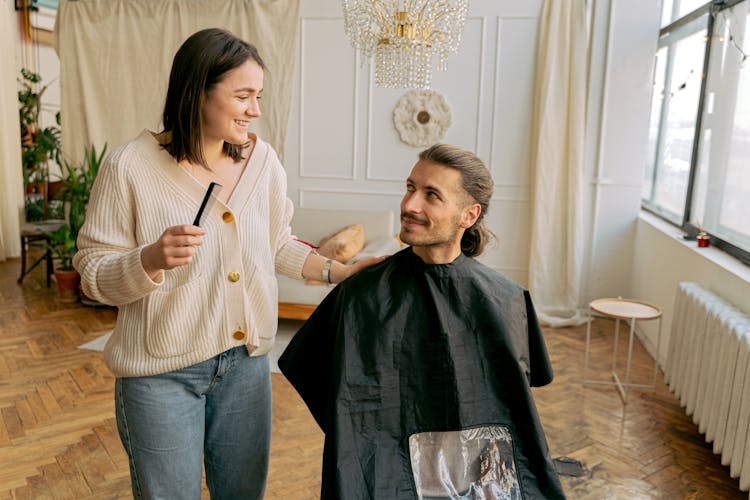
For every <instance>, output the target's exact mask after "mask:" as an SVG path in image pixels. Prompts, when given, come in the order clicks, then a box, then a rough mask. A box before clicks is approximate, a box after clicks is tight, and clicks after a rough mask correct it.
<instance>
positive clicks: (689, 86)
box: [652, 30, 706, 222]
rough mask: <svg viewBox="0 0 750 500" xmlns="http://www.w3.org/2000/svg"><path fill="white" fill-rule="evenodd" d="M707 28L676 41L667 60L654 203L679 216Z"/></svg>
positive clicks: (683, 203)
mask: <svg viewBox="0 0 750 500" xmlns="http://www.w3.org/2000/svg"><path fill="white" fill-rule="evenodd" d="M705 37H706V31H705V30H701V31H699V32H697V33H695V34H693V35H690V36H688V37H686V38H683V39H682V40H680V41H678V42H676V43H675V44H673V45H672V46H671V47H669V51H670V56H671V58H670V60H669V61H668V62H667V78H668V84H667V85H666V86H665V87H666V91H665V95H664V98H665V99H666V103H665V105H664V106H663V110H664V111H663V112H664V118H663V120H662V122H663V123H662V129H661V140H660V143H659V148H658V151H657V161H656V170H657V172H656V180H655V184H654V188H653V198H652V202H653V204H654V205H655V206H656V207H657V208H659V209H661V210H664V211H667V212H669V213H671V214H673V215H675V216H677V218H679V219H680V220H679V222H682V220H681V217H682V213H683V211H684V208H685V198H686V196H687V183H688V177H689V174H690V161H691V157H692V148H693V139H694V136H695V123H696V116H697V113H698V100H699V97H700V89H701V74H702V72H703V58H704V53H705V43H706V42H705Z"/></svg>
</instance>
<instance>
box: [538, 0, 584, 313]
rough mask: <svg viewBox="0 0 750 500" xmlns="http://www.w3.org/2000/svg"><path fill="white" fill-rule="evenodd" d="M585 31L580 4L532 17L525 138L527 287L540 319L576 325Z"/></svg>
mask: <svg viewBox="0 0 750 500" xmlns="http://www.w3.org/2000/svg"><path fill="white" fill-rule="evenodd" d="M586 61H587V32H586V6H585V0H545V2H544V4H543V6H542V12H541V16H540V18H539V36H538V40H537V57H536V76H535V84H534V111H533V113H534V126H533V135H532V168H533V179H534V181H533V184H532V186H533V218H532V231H531V256H530V260H529V288H530V290H531V293H532V296H533V298H534V304H535V307H536V308H537V311H538V313H539V319H540V320H541V321H542V322H543V323H545V324H547V325H551V326H567V325H576V324H581V323H583V322H584V321H585V319H586V318H585V315H584V312H583V309H582V308H581V307H580V301H581V282H582V275H583V260H584V252H585V241H584V238H585V231H584V227H583V217H584V214H583V195H584V192H583V187H584V182H583V178H584V172H583V166H584V137H585V117H586V81H587V62H586Z"/></svg>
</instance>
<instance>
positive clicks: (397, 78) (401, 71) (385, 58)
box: [342, 0, 469, 88]
mask: <svg viewBox="0 0 750 500" xmlns="http://www.w3.org/2000/svg"><path fill="white" fill-rule="evenodd" d="M342 9H343V12H344V29H345V31H346V35H347V37H348V38H349V41H350V42H351V44H352V46H353V47H354V48H355V49H357V50H359V51H360V52H361V55H362V59H361V62H362V64H363V65H364V64H365V62H366V61H367V60H369V59H370V58H371V57H372V56H373V55H374V56H375V85H377V86H379V87H390V88H428V87H429V86H430V78H431V72H432V56H433V55H437V60H438V64H437V66H438V69H439V70H441V71H445V69H446V66H447V59H448V55H449V54H453V53H455V52H457V51H458V46H459V44H460V42H461V33H462V32H463V28H464V25H465V24H466V16H467V14H468V10H469V5H468V0H342Z"/></svg>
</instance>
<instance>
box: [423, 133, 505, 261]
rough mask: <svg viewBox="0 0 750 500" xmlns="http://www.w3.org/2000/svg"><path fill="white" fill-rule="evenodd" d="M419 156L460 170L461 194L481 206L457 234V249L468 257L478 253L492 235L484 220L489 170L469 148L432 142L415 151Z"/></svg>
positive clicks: (491, 185)
mask: <svg viewBox="0 0 750 500" xmlns="http://www.w3.org/2000/svg"><path fill="white" fill-rule="evenodd" d="M419 159H420V160H423V161H429V162H432V163H438V164H440V165H444V166H446V167H450V168H455V169H456V170H458V171H459V172H460V173H461V187H462V188H463V190H464V191H465V194H466V195H468V196H469V197H470V198H471V200H472V201H471V203H478V204H479V206H480V207H481V211H480V213H479V217H478V218H477V220H476V222H475V223H474V225H473V226H471V227H469V228H467V229H466V231H464V234H463V236H462V237H461V251H462V252H463V253H465V254H466V255H468V256H469V257H476V256H478V255H480V254H481V253H482V251H484V247H485V245H486V244H487V243H488V242H489V241H490V240H492V239H493V238H494V237H495V235H494V234H492V231H490V230H489V229H487V226H486V224H485V221H484V216H485V215H486V214H487V211H488V210H489V208H490V199H491V198H492V190H493V188H494V182H493V181H492V176H491V175H490V171H489V170H488V169H487V167H486V166H485V164H484V162H483V161H482V160H480V159H479V157H478V156H477V155H475V154H474V153H472V152H471V151H467V150H465V149H461V148H457V147H455V146H450V145H448V144H435V145H434V146H431V147H429V148H427V149H425V150H424V151H422V152H421V153H419Z"/></svg>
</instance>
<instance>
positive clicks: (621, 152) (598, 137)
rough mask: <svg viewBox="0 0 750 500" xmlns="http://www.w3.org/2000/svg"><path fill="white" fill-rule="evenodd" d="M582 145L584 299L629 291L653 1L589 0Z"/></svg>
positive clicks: (654, 31)
mask: <svg viewBox="0 0 750 500" xmlns="http://www.w3.org/2000/svg"><path fill="white" fill-rule="evenodd" d="M591 33H592V35H591V36H592V43H591V57H590V60H591V62H590V66H591V69H590V74H589V101H588V123H587V144H586V175H587V178H588V181H589V182H588V189H589V192H588V193H587V200H588V207H589V214H588V216H589V230H590V235H589V256H590V260H589V262H590V267H589V269H588V277H587V279H586V280H585V282H586V291H585V292H584V299H585V302H588V301H590V300H592V299H594V298H598V297H617V296H623V297H627V296H633V295H634V291H633V290H632V288H631V273H632V269H633V266H634V260H633V259H634V254H633V250H634V244H633V242H634V240H635V222H636V219H637V216H638V212H639V210H640V191H641V178H642V176H643V166H644V165H645V161H646V140H647V137H648V129H647V127H648V119H649V113H650V105H651V88H652V82H653V78H652V72H653V62H654V55H655V54H656V46H657V38H658V33H659V2H655V1H653V0H598V1H594V2H593V11H592V29H591Z"/></svg>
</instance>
